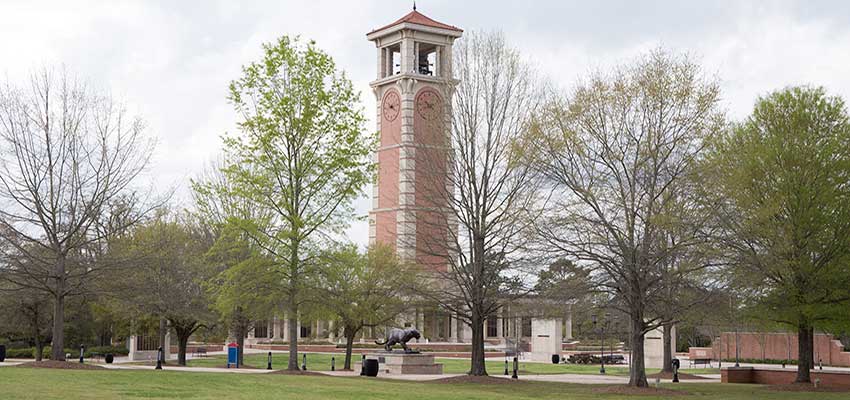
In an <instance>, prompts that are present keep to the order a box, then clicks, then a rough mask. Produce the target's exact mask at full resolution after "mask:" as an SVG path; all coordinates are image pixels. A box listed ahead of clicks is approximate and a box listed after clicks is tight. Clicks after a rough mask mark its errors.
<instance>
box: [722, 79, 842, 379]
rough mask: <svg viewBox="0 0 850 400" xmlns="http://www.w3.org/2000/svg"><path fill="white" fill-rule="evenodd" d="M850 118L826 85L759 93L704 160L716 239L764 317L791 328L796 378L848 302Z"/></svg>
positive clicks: (806, 371)
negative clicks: (717, 212)
mask: <svg viewBox="0 0 850 400" xmlns="http://www.w3.org/2000/svg"><path fill="white" fill-rule="evenodd" d="M848 145H850V120H848V114H847V108H846V106H845V103H844V101H843V100H842V99H841V98H839V97H836V96H829V95H828V94H827V93H826V91H825V90H824V89H823V88H813V87H791V88H787V89H783V90H779V91H776V92H773V93H771V94H769V95H767V96H765V97H762V98H760V99H759V100H758V101H757V102H756V105H755V108H754V109H753V112H752V114H751V115H750V116H749V117H748V118H747V119H746V120H745V121H744V122H743V123H741V124H739V125H737V126H736V127H735V128H734V129H733V130H731V131H730V132H729V133H728V134H727V135H725V136H723V137H722V138H721V139H720V140H718V141H717V143H716V145H715V146H714V148H713V151H712V155H711V157H710V159H709V169H710V171H711V174H712V178H713V179H714V182H712V184H711V188H712V191H713V192H714V193H716V197H714V198H713V200H714V201H715V202H716V203H718V204H722V205H723V207H722V211H723V214H722V218H720V222H721V223H722V226H723V228H724V233H725V235H724V236H723V237H722V239H723V241H722V245H723V246H725V247H726V248H728V249H731V250H732V254H731V256H732V263H733V265H734V266H735V271H736V272H737V275H736V277H737V278H738V280H737V283H738V284H739V285H741V286H743V287H745V288H746V290H741V291H740V292H741V293H749V294H750V296H749V297H750V300H751V301H753V302H754V303H756V304H757V305H759V307H761V312H759V314H760V315H762V316H763V317H764V318H767V319H771V320H773V321H775V322H779V323H783V324H786V325H787V326H790V327H793V328H794V329H796V330H797V335H798V339H799V348H798V349H799V358H798V366H797V382H810V381H811V377H810V374H809V371H810V370H811V369H812V368H813V367H814V359H813V354H812V352H813V344H814V342H813V340H814V330H815V329H818V328H824V327H826V326H828V325H829V324H830V323H834V322H835V320H836V319H846V318H847V314H846V312H844V313H842V312H835V311H836V309H837V308H839V307H837V306H841V307H840V308H843V309H844V310H846V307H847V302H848V300H850V269H848V268H850V239H848V238H850V185H848V179H850V152H848Z"/></svg>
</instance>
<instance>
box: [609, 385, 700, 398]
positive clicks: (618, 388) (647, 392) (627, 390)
mask: <svg viewBox="0 0 850 400" xmlns="http://www.w3.org/2000/svg"><path fill="white" fill-rule="evenodd" d="M593 393H599V394H624V395H629V396H660V395H663V396H687V395H690V393H688V392H685V391H683V390H673V389H664V388H655V387H645V388H640V387H631V386H625V385H611V386H602V387H597V388H593Z"/></svg>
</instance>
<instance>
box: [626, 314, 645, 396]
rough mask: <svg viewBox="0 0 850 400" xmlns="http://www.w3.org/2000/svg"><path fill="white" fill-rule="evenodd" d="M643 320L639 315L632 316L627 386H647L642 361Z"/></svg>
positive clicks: (643, 362)
mask: <svg viewBox="0 0 850 400" xmlns="http://www.w3.org/2000/svg"><path fill="white" fill-rule="evenodd" d="M643 328H644V322H643V318H641V317H637V318H635V317H632V329H631V339H632V359H631V369H630V371H629V386H637V387H647V386H649V384H648V383H647V382H646V363H645V361H644V358H643V357H644V352H643V338H644V333H643Z"/></svg>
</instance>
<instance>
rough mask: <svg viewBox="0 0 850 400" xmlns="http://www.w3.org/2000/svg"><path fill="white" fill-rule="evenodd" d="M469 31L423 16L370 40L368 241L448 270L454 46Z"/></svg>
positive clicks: (390, 27)
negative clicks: (373, 131) (375, 135)
mask: <svg viewBox="0 0 850 400" xmlns="http://www.w3.org/2000/svg"><path fill="white" fill-rule="evenodd" d="M462 34H463V31H462V30H461V29H459V28H457V27H454V26H451V25H447V24H444V23H441V22H437V21H435V20H433V19H431V18H428V17H426V16H425V15H423V14H421V13H419V12H418V11H416V7H415V6H414V8H413V11H412V12H410V13H409V14H407V15H405V16H404V17H402V18H401V19H399V20H397V21H395V22H393V23H391V24H389V25H387V26H384V27H382V28H379V29H376V30H374V31H372V32H370V33H368V34H367V35H366V37H367V39H369V40H370V41H372V42H374V43H375V46H376V48H377V56H378V57H377V62H378V66H377V67H378V68H377V79H376V80H375V81H373V82H372V83H371V86H372V89H373V90H374V92H375V96H376V98H377V106H378V107H377V125H378V131H379V132H380V144H379V147H378V150H377V152H376V153H375V161H376V162H377V164H378V180H377V183H376V184H375V185H374V187H373V189H372V211H370V213H369V242H370V243H376V242H377V243H385V244H388V245H390V246H393V247H394V248H395V249H396V252H397V253H398V255H399V256H400V257H401V258H402V259H403V260H406V261H411V262H416V263H418V264H420V265H423V266H425V267H427V268H431V269H434V270H445V268H446V265H447V264H446V261H445V260H446V259H445V254H446V252H445V246H446V243H448V242H447V241H448V240H449V237H448V234H449V231H448V226H449V223H448V218H447V215H446V213H445V212H444V211H441V209H443V208H444V207H445V201H446V200H445V199H446V198H447V197H446V196H445V193H446V191H447V190H448V189H447V186H446V185H447V182H446V166H447V161H448V160H447V159H446V151H445V146H446V143H447V142H446V140H447V138H448V134H449V124H450V120H449V116H450V114H449V111H450V106H451V104H450V99H451V91H452V90H453V88H454V85H455V82H456V81H455V80H454V79H453V77H452V69H451V66H452V44H453V43H454V41H455V40H456V39H457V38H459V37H460V36H461V35H462Z"/></svg>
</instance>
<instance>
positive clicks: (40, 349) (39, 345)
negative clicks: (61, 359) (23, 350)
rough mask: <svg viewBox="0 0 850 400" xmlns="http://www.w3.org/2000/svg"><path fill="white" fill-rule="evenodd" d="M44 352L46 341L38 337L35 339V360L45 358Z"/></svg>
mask: <svg viewBox="0 0 850 400" xmlns="http://www.w3.org/2000/svg"><path fill="white" fill-rule="evenodd" d="M43 353H44V342H42V341H41V340H40V339H36V341H35V360H36V361H41V359H42V358H43V357H42V354H43Z"/></svg>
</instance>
